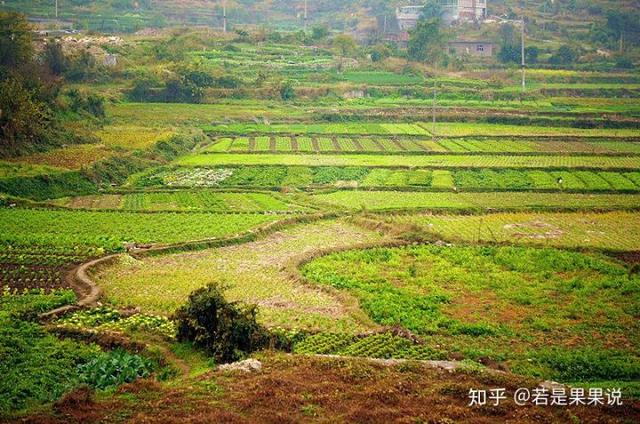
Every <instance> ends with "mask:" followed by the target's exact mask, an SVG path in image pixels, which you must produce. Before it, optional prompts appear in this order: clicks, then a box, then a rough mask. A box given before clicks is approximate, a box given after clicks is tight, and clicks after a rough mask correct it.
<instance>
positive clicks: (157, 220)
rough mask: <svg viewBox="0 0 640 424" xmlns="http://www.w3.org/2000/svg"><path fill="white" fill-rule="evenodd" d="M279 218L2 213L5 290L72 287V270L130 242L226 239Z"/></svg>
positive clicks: (1, 283)
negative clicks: (67, 277)
mask: <svg viewBox="0 0 640 424" xmlns="http://www.w3.org/2000/svg"><path fill="white" fill-rule="evenodd" d="M151 197H153V195H151ZM275 201H276V200H274V202H275ZM277 219H278V218H277V216H276V215H267V214H242V215H229V214H224V215H221V214H215V213H199V212H194V213H192V214H184V213H166V212H160V213H153V214H142V213H133V212H89V211H65V210H46V209H0V289H1V288H9V289H15V290H22V289H27V288H42V289H46V290H50V289H57V288H61V287H66V286H67V283H66V282H65V279H64V277H65V275H66V273H67V272H68V271H69V269H70V268H71V267H73V266H74V265H77V264H79V263H82V262H84V261H86V260H88V259H89V258H93V257H99V256H103V255H104V254H106V253H109V252H118V251H122V250H124V248H125V245H126V244H127V243H135V244H149V243H160V244H168V243H178V242H184V241H190V240H202V239H207V238H220V237H225V236H232V235H235V234H240V233H243V232H245V231H247V230H249V229H251V228H254V227H257V226H260V225H263V224H267V223H269V222H273V221H275V220H277Z"/></svg>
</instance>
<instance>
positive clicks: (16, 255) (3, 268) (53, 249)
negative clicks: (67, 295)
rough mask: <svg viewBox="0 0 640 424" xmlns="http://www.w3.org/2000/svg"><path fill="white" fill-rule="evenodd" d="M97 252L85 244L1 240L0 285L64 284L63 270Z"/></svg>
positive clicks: (47, 286)
mask: <svg viewBox="0 0 640 424" xmlns="http://www.w3.org/2000/svg"><path fill="white" fill-rule="evenodd" d="M97 253H98V252H97V251H96V249H93V248H87V247H78V246H30V245H28V244H25V243H22V244H21V243H20V241H16V242H7V241H6V240H5V241H3V242H1V243H0V289H3V288H8V289H12V290H19V291H21V290H24V289H31V288H38V289H45V290H52V289H58V288H63V287H66V285H67V284H66V282H65V281H64V276H65V274H66V272H67V271H68V270H69V269H70V268H71V267H72V266H73V265H76V264H79V263H81V262H83V261H85V260H87V259H89V258H90V257H92V256H94V255H96V254H97Z"/></svg>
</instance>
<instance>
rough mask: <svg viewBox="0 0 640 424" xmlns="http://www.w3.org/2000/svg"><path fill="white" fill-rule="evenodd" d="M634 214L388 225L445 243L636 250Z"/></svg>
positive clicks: (639, 234)
mask: <svg viewBox="0 0 640 424" xmlns="http://www.w3.org/2000/svg"><path fill="white" fill-rule="evenodd" d="M638 218H639V215H638V213H637V212H607V213H588V212H580V213H529V212H518V213H492V214H488V215H471V216H453V215H407V216H395V217H391V218H389V219H384V221H385V222H388V223H399V224H409V225H418V226H419V227H420V228H422V229H423V230H425V231H428V232H431V233H435V234H437V235H439V236H441V237H444V238H445V239H449V240H461V241H469V242H478V241H480V242H498V243H515V244H531V245H542V246H557V247H568V248H576V247H593V248H601V249H612V250H627V251H635V250H640V220H639V219H638Z"/></svg>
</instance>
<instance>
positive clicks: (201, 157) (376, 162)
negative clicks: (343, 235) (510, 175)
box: [176, 153, 640, 170]
mask: <svg viewBox="0 0 640 424" xmlns="http://www.w3.org/2000/svg"><path fill="white" fill-rule="evenodd" d="M176 164H178V165H183V166H191V167H216V166H229V167H230V166H248V165H254V166H258V165H283V166H366V167H397V168H528V169H543V168H552V169H560V168H583V169H612V170H620V169H629V170H637V169H638V168H640V156H605V155H591V156H584V155H579V156H575V155H561V156H560V155H543V154H538V155H523V154H517V153H514V154H506V155H505V154H476V155H464V154H461V155H451V154H430V155H383V154H377V155H376V154H369V153H361V154H349V153H344V154H323V155H317V154H304V153H298V154H291V153H289V154H287V153H280V154H275V153H264V154H259V155H257V154H252V153H238V154H224V155H211V154H206V153H200V154H198V153H196V154H191V155H186V156H183V157H182V158H180V159H178V160H177V161H176Z"/></svg>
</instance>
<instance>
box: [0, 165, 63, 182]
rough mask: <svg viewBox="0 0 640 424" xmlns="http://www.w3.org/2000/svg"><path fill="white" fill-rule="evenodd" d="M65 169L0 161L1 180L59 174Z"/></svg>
mask: <svg viewBox="0 0 640 424" xmlns="http://www.w3.org/2000/svg"><path fill="white" fill-rule="evenodd" d="M65 171H66V170H65V169H61V168H56V167H53V166H47V165H30V164H23V163H11V162H2V161H0V178H17V177H35V176H38V175H50V174H59V173H62V172H65Z"/></svg>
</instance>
